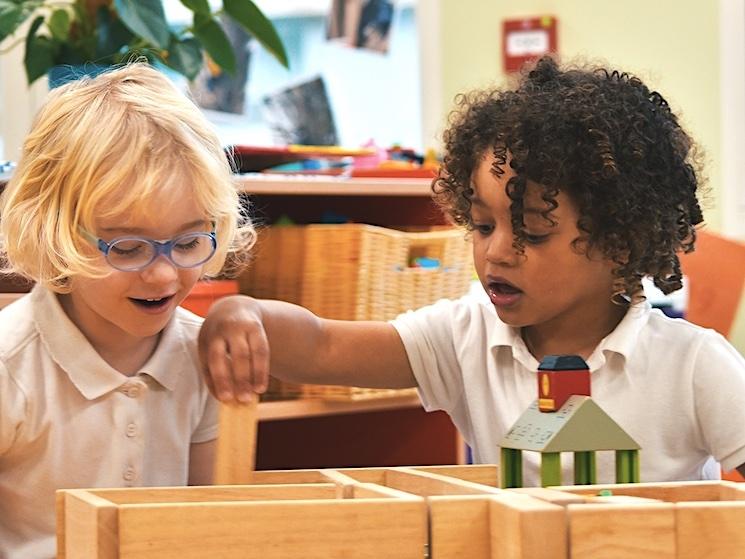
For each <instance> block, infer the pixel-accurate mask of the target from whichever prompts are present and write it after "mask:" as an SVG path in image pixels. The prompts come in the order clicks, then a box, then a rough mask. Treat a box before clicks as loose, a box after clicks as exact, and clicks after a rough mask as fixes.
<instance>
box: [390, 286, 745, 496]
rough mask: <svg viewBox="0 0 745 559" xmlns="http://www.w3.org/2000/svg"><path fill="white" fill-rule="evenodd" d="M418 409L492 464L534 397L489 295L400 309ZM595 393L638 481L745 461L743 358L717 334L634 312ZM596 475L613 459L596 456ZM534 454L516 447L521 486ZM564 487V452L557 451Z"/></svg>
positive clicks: (529, 359)
mask: <svg viewBox="0 0 745 559" xmlns="http://www.w3.org/2000/svg"><path fill="white" fill-rule="evenodd" d="M392 324H393V325H394V326H395V328H396V329H397V331H398V333H399V335H400V336H401V339H402V340H403V343H404V346H405V348H406V352H407V354H408V358H409V361H410V363H411V367H412V369H413V371H414V375H415V377H416V379H417V383H418V385H419V394H420V397H421V399H422V402H423V405H424V407H425V409H426V410H428V411H432V410H438V409H442V410H445V411H446V412H447V413H448V414H449V415H450V416H451V418H452V420H453V423H454V424H455V425H456V427H457V428H458V429H459V431H460V432H461V434H462V435H463V438H464V439H465V440H466V442H467V443H468V444H469V445H470V446H471V448H472V450H473V456H474V461H475V462H478V463H494V464H496V463H498V462H499V447H498V443H499V441H501V439H502V437H503V436H504V435H505V434H506V433H507V431H508V430H509V429H510V428H511V427H512V425H513V424H514V423H515V421H516V420H517V419H518V417H519V416H520V415H521V414H522V412H523V411H524V410H525V409H526V408H527V406H528V405H529V404H530V403H531V402H533V401H534V400H536V399H537V379H536V371H537V369H538V365H539V363H538V361H537V360H536V359H535V358H534V357H533V356H532V355H531V354H530V352H529V351H528V349H527V347H526V346H525V343H524V342H523V340H522V338H521V336H520V331H519V329H517V328H512V327H510V326H508V325H506V324H504V323H503V322H502V321H501V320H500V319H499V317H498V316H497V313H496V311H495V309H494V307H493V306H492V305H491V303H489V302H488V301H482V300H481V299H478V298H475V297H473V296H466V297H463V298H462V299H460V300H457V301H446V300H443V301H439V302H438V303H436V304H434V305H431V306H429V307H425V308H423V309H419V310H417V311H411V312H408V313H405V314H403V315H401V316H399V317H398V318H397V319H396V320H394V321H392ZM588 365H589V367H590V370H591V373H592V397H593V399H594V400H595V401H596V402H597V403H598V404H599V405H600V407H602V408H603V409H604V410H605V411H606V412H607V413H608V414H609V415H610V417H611V418H613V419H614V420H615V421H616V422H617V423H618V424H619V425H620V426H621V427H622V428H623V429H624V430H625V431H626V432H627V433H628V434H629V435H630V436H631V437H633V438H634V439H635V440H636V441H637V443H639V445H640V446H641V451H640V462H641V480H642V481H649V482H651V481H672V480H698V479H710V478H714V477H717V476H718V465H717V464H715V463H713V461H712V460H711V459H710V458H711V457H712V456H713V457H714V459H716V460H717V461H719V462H721V464H722V466H723V467H724V468H725V469H727V470H730V469H732V468H735V467H736V466H739V465H740V464H742V463H745V360H744V359H743V357H742V356H741V355H740V354H739V353H738V352H737V350H736V349H734V348H733V347H732V346H731V345H730V344H729V343H728V342H727V341H726V340H725V339H724V338H723V337H722V336H720V335H719V334H718V333H716V332H714V331H713V330H707V329H704V328H700V327H698V326H695V325H693V324H691V323H689V322H686V321H684V320H680V319H670V318H668V317H667V316H665V315H664V314H663V313H662V312H660V311H658V310H656V309H651V307H650V306H649V304H648V303H643V304H641V305H638V306H636V307H634V308H632V309H631V310H630V311H629V312H628V313H627V314H626V316H625V317H624V319H623V320H622V321H621V323H620V324H619V325H618V326H617V327H616V329H615V330H614V331H613V332H611V333H610V334H609V335H608V336H607V337H606V338H605V339H603V340H602V341H601V342H600V344H599V345H598V347H597V348H596V349H595V351H594V352H593V353H592V355H591V356H590V358H589V360H588ZM596 459H597V466H598V482H599V483H606V482H613V481H615V455H614V453H613V452H599V453H597V455H596ZM539 464H540V455H539V454H538V453H534V452H523V466H524V467H523V481H524V483H525V484H526V485H539V484H540V477H539V474H538V471H539V470H538V466H539ZM562 465H563V469H564V481H565V482H566V483H572V479H573V476H572V473H571V472H572V464H571V454H568V455H563V456H562Z"/></svg>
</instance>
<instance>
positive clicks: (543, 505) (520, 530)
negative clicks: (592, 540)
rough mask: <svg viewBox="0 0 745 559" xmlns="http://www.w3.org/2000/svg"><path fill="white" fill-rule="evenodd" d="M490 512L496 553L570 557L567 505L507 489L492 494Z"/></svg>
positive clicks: (517, 558)
mask: <svg viewBox="0 0 745 559" xmlns="http://www.w3.org/2000/svg"><path fill="white" fill-rule="evenodd" d="M573 506H574V505H573ZM489 513H490V514H489V523H490V538H491V544H490V547H491V549H492V557H494V558H497V557H498V558H499V559H566V557H567V530H566V526H567V515H566V509H565V508H564V507H561V506H559V505H554V504H552V503H548V502H546V501H542V500H540V499H535V498H533V497H531V496H529V495H524V494H520V493H512V492H508V491H505V492H504V493H503V494H501V495H493V496H492V497H490V508H489ZM596 557H600V556H596Z"/></svg>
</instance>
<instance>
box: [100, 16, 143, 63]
mask: <svg viewBox="0 0 745 559" xmlns="http://www.w3.org/2000/svg"><path fill="white" fill-rule="evenodd" d="M96 27H97V29H98V32H97V33H96V57H95V59H96V60H97V61H98V60H103V59H106V60H107V61H109V62H112V61H113V58H115V57H116V55H117V54H121V53H122V51H123V50H125V49H124V47H126V46H127V45H128V44H129V42H130V41H131V40H132V39H133V38H134V35H133V34H132V31H130V30H129V29H128V28H127V27H126V26H125V25H124V24H123V23H122V20H120V19H118V18H112V17H111V12H110V11H109V10H108V9H107V8H106V7H105V6H101V7H100V8H99V9H98V11H97V12H96ZM109 57H112V58H109Z"/></svg>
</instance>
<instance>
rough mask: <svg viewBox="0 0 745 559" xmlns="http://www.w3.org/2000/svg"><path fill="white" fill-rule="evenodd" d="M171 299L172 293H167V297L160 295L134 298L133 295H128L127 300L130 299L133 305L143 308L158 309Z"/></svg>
mask: <svg viewBox="0 0 745 559" xmlns="http://www.w3.org/2000/svg"><path fill="white" fill-rule="evenodd" d="M171 299H173V295H169V296H168V297H160V298H153V299H150V298H148V299H136V298H134V297H130V298H129V300H130V301H132V302H133V303H134V304H135V305H137V306H139V307H142V308H145V309H158V308H162V307H164V306H166V305H167V304H168V303H170V302H171Z"/></svg>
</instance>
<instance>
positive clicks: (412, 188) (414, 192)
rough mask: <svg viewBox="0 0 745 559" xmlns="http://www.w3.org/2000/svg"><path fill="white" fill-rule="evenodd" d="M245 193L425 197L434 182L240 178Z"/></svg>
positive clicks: (334, 178)
mask: <svg viewBox="0 0 745 559" xmlns="http://www.w3.org/2000/svg"><path fill="white" fill-rule="evenodd" d="M238 181H239V183H240V184H241V187H242V190H243V191H244V192H247V193H250V194H291V195H295V196H297V195H306V196H319V195H320V196H421V197H423V198H428V197H429V196H430V195H431V194H432V191H431V189H430V184H431V182H432V181H431V180H430V179H390V178H381V179H361V178H360V179H349V178H340V177H327V176H323V175H314V176H305V175H290V176H284V175H282V176H277V175H262V174H260V173H256V174H247V175H239V176H238Z"/></svg>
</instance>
